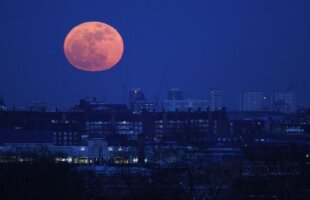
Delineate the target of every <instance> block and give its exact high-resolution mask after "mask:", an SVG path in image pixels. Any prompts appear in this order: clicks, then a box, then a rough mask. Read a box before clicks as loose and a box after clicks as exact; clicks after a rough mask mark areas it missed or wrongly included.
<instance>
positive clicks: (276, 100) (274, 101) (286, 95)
mask: <svg viewBox="0 0 310 200" xmlns="http://www.w3.org/2000/svg"><path fill="white" fill-rule="evenodd" d="M271 105H272V109H273V110H274V111H278V112H284V113H292V112H295V111H296V96H295V93H293V92H272V94H271Z"/></svg>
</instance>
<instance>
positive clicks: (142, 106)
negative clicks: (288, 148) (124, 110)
mask: <svg viewBox="0 0 310 200" xmlns="http://www.w3.org/2000/svg"><path fill="white" fill-rule="evenodd" d="M129 104H130V105H129V106H130V109H131V111H132V112H133V113H141V112H143V111H146V112H154V111H155V110H156V106H155V103H153V102H148V101H147V100H146V98H145V95H144V93H143V91H142V90H141V89H140V88H133V89H131V91H130V92H129Z"/></svg>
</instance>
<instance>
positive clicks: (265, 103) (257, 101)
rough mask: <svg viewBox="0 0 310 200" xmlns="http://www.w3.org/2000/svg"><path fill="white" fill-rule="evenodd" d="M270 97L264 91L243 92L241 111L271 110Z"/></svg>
mask: <svg viewBox="0 0 310 200" xmlns="http://www.w3.org/2000/svg"><path fill="white" fill-rule="evenodd" d="M269 102H270V101H269V98H268V96H267V95H265V94H264V93H263V92H241V93H240V110H241V111H267V110H269Z"/></svg>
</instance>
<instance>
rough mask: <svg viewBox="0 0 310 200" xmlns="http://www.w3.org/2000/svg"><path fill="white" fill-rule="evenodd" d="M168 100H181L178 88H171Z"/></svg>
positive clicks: (181, 96)
mask: <svg viewBox="0 0 310 200" xmlns="http://www.w3.org/2000/svg"><path fill="white" fill-rule="evenodd" d="M168 99H169V100H183V94H182V91H181V90H180V89H179V88H171V89H170V90H169V92H168Z"/></svg>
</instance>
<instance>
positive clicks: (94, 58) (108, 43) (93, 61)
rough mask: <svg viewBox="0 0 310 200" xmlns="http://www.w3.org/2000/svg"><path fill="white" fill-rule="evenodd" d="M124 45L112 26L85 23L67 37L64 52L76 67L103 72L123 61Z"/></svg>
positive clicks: (75, 28) (99, 23)
mask: <svg viewBox="0 0 310 200" xmlns="http://www.w3.org/2000/svg"><path fill="white" fill-rule="evenodd" d="M123 51H124V43H123V39H122V37H121V35H120V34H119V33H118V32H117V30H116V29H115V28H113V27H112V26H110V25H108V24H105V23H102V22H85V23H82V24H80V25H78V26H76V27H74V28H73V29H72V30H71V31H70V32H69V33H68V35H67V36H66V39H65V42H64V52H65V56H66V58H67V60H68V61H69V63H71V64H72V65H73V66H74V67H76V68H78V69H80V70H84V71H91V72H96V71H103V70H107V69H110V68H112V67H114V66H115V65H116V64H117V63H118V62H119V61H120V59H121V57H122V55H123Z"/></svg>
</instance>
